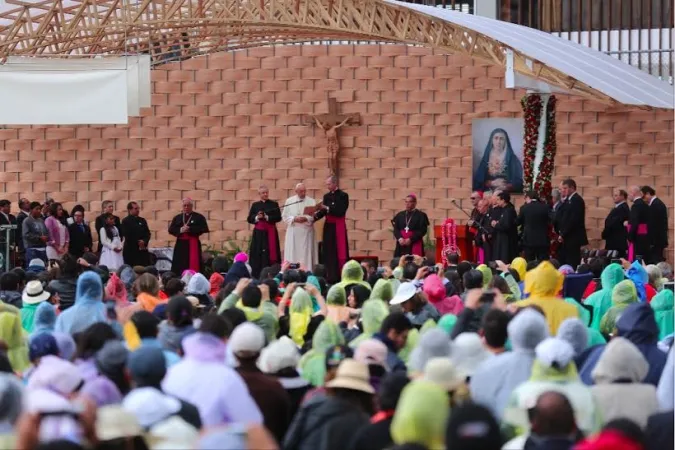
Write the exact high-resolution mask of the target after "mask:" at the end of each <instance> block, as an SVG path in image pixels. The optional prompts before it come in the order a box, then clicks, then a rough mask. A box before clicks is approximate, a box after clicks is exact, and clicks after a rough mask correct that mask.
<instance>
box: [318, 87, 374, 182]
mask: <svg viewBox="0 0 675 450" xmlns="http://www.w3.org/2000/svg"><path fill="white" fill-rule="evenodd" d="M305 124H306V125H316V126H317V127H319V128H321V129H322V130H323V132H324V134H325V135H326V149H327V150H328V169H329V170H330V174H331V175H334V176H336V177H338V176H339V172H340V170H339V169H340V167H339V156H340V141H339V139H338V130H339V129H340V128H342V127H343V126H345V125H361V114H358V113H357V114H349V115H346V114H339V113H338V107H337V100H335V99H334V98H331V97H328V114H319V115H316V116H314V115H309V116H307V118H306V119H305Z"/></svg>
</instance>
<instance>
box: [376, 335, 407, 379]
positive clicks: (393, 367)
mask: <svg viewBox="0 0 675 450" xmlns="http://www.w3.org/2000/svg"><path fill="white" fill-rule="evenodd" d="M373 339H377V340H378V341H380V342H382V343H383V344H384V345H386V346H387V366H388V367H389V370H390V371H391V372H395V371H397V370H406V366H405V363H404V362H403V360H402V359H401V358H399V357H398V352H397V351H396V347H394V343H393V342H392V341H391V339H389V338H388V337H387V336H385V335H384V334H382V333H375V334H374V335H373Z"/></svg>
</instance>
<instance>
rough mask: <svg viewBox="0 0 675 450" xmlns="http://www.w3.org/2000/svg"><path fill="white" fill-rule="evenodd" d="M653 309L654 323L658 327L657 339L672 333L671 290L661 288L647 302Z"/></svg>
mask: <svg viewBox="0 0 675 450" xmlns="http://www.w3.org/2000/svg"><path fill="white" fill-rule="evenodd" d="M649 305H650V306H651V307H652V309H653V310H654V316H655V319H656V325H658V327H659V339H663V338H665V337H666V336H668V335H671V334H673V311H674V310H673V308H674V307H675V304H674V303H673V291H671V290H670V289H663V290H661V292H659V293H658V294H656V295H655V296H654V298H652V301H651V303H650V304H649Z"/></svg>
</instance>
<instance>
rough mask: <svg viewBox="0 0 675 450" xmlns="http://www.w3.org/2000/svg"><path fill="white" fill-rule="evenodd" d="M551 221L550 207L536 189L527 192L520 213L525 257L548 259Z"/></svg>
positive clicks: (538, 259) (519, 224)
mask: <svg viewBox="0 0 675 450" xmlns="http://www.w3.org/2000/svg"><path fill="white" fill-rule="evenodd" d="M550 222H551V218H550V216H549V209H548V206H547V205H546V204H545V203H542V202H541V201H539V197H538V196H537V193H536V192H534V191H527V192H525V204H524V205H523V206H521V207H520V212H519V213H518V226H520V227H522V242H523V250H524V252H525V259H526V260H528V261H543V260H547V259H548V256H549V255H548V251H549V240H548V226H549V224H550Z"/></svg>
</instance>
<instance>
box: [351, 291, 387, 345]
mask: <svg viewBox="0 0 675 450" xmlns="http://www.w3.org/2000/svg"><path fill="white" fill-rule="evenodd" d="M388 315H389V307H388V306H387V304H386V303H385V302H383V301H382V300H380V299H377V298H371V299H370V300H366V301H365V302H363V306H362V307H361V324H362V325H363V333H361V334H360V335H358V336H357V337H356V338H355V339H353V340H352V341H351V342H350V343H349V346H350V347H351V348H356V347H357V346H358V345H359V344H360V343H361V342H362V341H365V340H366V339H370V338H371V337H373V334H375V333H377V332H378V331H380V327H381V326H382V322H383V321H384V319H385V317H387V316H388Z"/></svg>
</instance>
